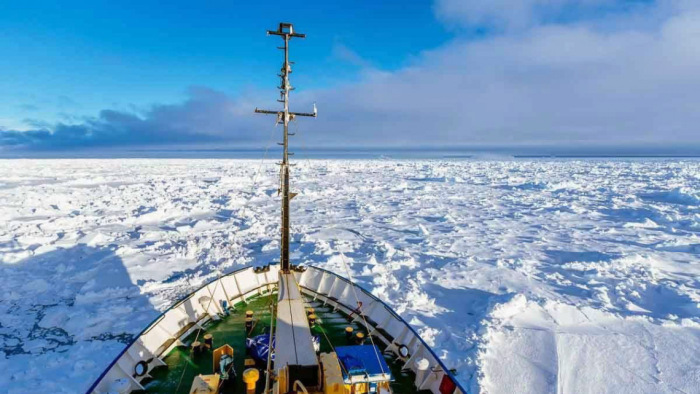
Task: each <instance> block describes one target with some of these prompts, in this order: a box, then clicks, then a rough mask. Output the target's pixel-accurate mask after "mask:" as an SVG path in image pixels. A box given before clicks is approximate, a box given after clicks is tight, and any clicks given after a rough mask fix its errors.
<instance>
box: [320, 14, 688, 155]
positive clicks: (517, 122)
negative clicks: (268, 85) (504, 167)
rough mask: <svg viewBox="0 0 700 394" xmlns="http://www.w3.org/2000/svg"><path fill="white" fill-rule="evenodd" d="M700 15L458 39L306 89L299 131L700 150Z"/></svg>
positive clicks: (408, 139)
mask: <svg viewBox="0 0 700 394" xmlns="http://www.w3.org/2000/svg"><path fill="white" fill-rule="evenodd" d="M529 3H533V4H534V3H537V4H538V3H539V2H537V1H531V2H529ZM499 4H500V3H499ZM494 7H496V5H494ZM490 10H493V9H490ZM671 11H672V12H671ZM699 11H700V10H699V9H698V8H697V7H690V6H688V3H676V2H674V4H672V7H671V5H670V4H669V3H666V4H662V5H660V6H659V7H657V8H655V9H654V13H651V14H649V15H648V19H649V20H660V21H659V22H658V23H656V25H655V26H651V27H650V26H649V25H644V28H640V29H636V28H634V27H625V28H624V29H601V28H600V27H599V26H597V25H596V24H594V23H590V24H589V23H576V24H569V25H567V24H541V25H537V26H533V27H530V28H528V29H525V30H520V31H518V32H517V33H504V34H501V35H497V36H492V37H490V38H485V39H481V40H478V41H473V40H462V39H455V40H454V41H452V42H450V43H448V44H447V45H445V46H443V47H441V48H439V49H437V50H434V51H429V52H425V53H423V54H421V56H420V58H419V60H418V61H416V62H415V63H414V64H413V65H411V66H410V67H407V68H405V69H402V70H399V71H396V72H392V73H380V72H370V73H369V74H368V75H367V76H366V77H365V78H364V80H363V81H362V82H360V83H358V84H353V85H348V86H346V87H344V88H341V89H334V90H333V91H316V92H307V93H306V96H307V97H310V96H314V99H315V100H316V101H318V102H319V103H320V106H321V107H320V108H321V116H320V118H319V120H318V121H317V122H316V123H314V124H310V125H309V126H307V128H309V129H310V131H311V132H314V133H315V134H317V135H316V136H315V137H314V140H318V139H321V140H323V139H328V134H329V133H333V134H337V133H340V134H341V137H340V138H343V139H346V140H348V141H358V139H359V140H360V141H373V142H378V143H396V144H411V143H415V144H422V143H438V144H439V143H442V144H447V143H449V144H454V143H464V144H469V143H483V144H512V143H517V144H520V143H525V144H543V143H556V144H562V143H563V144H566V143H572V142H583V143H590V144H608V143H618V144H626V143H685V142H693V143H700V132H698V130H697V125H698V124H700V111H698V107H697V105H698V104H697V103H699V102H700V73H698V72H697V70H700V45H698V43H699V42H700V12H699ZM489 12H491V11H489ZM493 12H495V11H493ZM659 14H662V15H663V17H660V16H659ZM508 15H509V14H506V16H508ZM508 17H510V16H508ZM627 17H628V15H623V16H621V18H623V19H625V21H628V20H629V19H626V18H627ZM608 23H609V22H608ZM307 101H310V98H309V100H307Z"/></svg>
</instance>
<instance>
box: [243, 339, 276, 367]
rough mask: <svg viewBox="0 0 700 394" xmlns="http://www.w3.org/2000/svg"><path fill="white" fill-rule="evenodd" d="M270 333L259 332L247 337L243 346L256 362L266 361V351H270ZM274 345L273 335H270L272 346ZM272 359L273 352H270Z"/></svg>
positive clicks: (273, 357)
mask: <svg viewBox="0 0 700 394" xmlns="http://www.w3.org/2000/svg"><path fill="white" fill-rule="evenodd" d="M269 343H270V334H261V335H258V336H255V337H252V338H247V339H246V343H245V346H246V348H248V352H249V353H250V355H251V357H253V358H254V359H255V361H257V362H261V363H265V362H267V352H269V351H270V345H269ZM274 346H275V337H274V336H273V337H272V347H274ZM271 358H272V361H274V360H275V353H272V357H271Z"/></svg>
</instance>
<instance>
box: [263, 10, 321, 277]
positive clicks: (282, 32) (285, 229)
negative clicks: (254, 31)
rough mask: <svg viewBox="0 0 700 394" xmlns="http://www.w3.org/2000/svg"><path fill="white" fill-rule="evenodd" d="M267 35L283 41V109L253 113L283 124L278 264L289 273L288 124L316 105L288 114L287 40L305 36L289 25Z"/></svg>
mask: <svg viewBox="0 0 700 394" xmlns="http://www.w3.org/2000/svg"><path fill="white" fill-rule="evenodd" d="M267 35H268V36H269V35H275V36H280V37H282V39H283V40H284V46H283V47H278V48H279V49H283V50H284V63H283V64H282V69H281V70H280V74H279V77H280V86H279V87H278V88H279V90H280V99H279V100H277V101H279V102H281V103H283V104H284V108H283V109H282V110H281V111H269V110H264V109H258V108H255V112H256V113H259V114H270V115H276V116H277V120H278V122H279V123H283V124H284V134H283V138H284V139H283V142H282V143H280V145H282V146H283V147H284V151H283V153H282V163H280V166H281V169H280V174H281V177H282V182H281V187H280V189H281V190H280V192H281V194H282V226H281V229H280V232H281V240H282V242H281V247H280V264H281V270H282V272H283V273H288V272H289V200H291V199H292V197H294V196H295V195H296V193H290V191H289V156H290V155H291V154H290V152H289V136H290V134H289V122H290V121H291V120H293V119H294V118H295V117H297V116H310V117H314V118H315V117H316V104H314V112H312V113H303V112H290V111H289V92H290V91H291V90H294V88H293V87H292V86H291V85H290V84H289V74H291V73H292V66H291V64H293V62H290V61H289V40H291V39H292V37H298V38H305V37H306V35H305V34H301V33H295V32H294V26H292V24H291V23H284V22H282V23H280V25H279V27H278V28H277V30H276V31H274V30H268V31H267Z"/></svg>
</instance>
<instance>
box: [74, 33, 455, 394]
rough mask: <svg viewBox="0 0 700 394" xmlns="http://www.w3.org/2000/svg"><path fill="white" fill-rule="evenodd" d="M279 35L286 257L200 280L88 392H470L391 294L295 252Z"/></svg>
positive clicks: (286, 67) (287, 88) (289, 115)
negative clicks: (378, 293) (303, 261)
mask: <svg viewBox="0 0 700 394" xmlns="http://www.w3.org/2000/svg"><path fill="white" fill-rule="evenodd" d="M268 35H275V36H279V37H281V38H282V39H283V40H284V46H282V47H280V49H282V50H284V63H283V65H282V69H281V72H280V74H279V77H280V80H281V83H280V86H279V89H280V99H279V100H278V101H279V102H280V103H282V104H283V108H282V109H281V110H278V111H274V110H260V109H256V110H255V112H257V113H264V114H271V115H275V116H276V117H277V123H282V124H283V126H284V127H283V141H282V142H281V143H280V144H281V145H282V146H283V155H282V161H281V163H280V178H281V179H280V189H279V194H280V196H281V226H280V238H281V242H280V262H279V263H272V264H269V265H266V266H262V267H247V268H243V269H240V270H237V271H234V272H231V273H228V274H226V275H222V276H220V277H218V278H216V279H215V280H213V281H211V282H209V283H207V284H205V285H204V286H202V287H201V288H199V289H198V290H196V291H194V292H193V293H191V294H189V295H188V296H186V297H185V298H183V299H182V300H180V301H178V302H177V303H175V304H174V305H173V306H171V307H170V308H169V309H168V310H166V311H165V312H164V313H163V314H162V315H161V316H159V317H158V318H157V319H156V320H155V321H154V322H153V323H151V324H150V325H149V326H148V327H147V328H146V329H144V330H143V331H142V332H141V333H140V334H139V335H138V336H137V337H136V338H135V339H134V340H133V342H132V343H131V344H129V346H127V347H126V349H124V350H123V351H122V352H121V354H119V356H118V357H117V358H116V359H115V360H114V361H113V362H112V363H111V364H110V365H109V366H108V367H107V369H106V370H105V371H104V372H103V373H102V375H101V376H100V377H99V378H98V379H97V380H96V381H95V382H94V383H93V385H92V386H91V387H90V388H89V389H88V391H87V392H88V393H91V394H92V393H95V394H96V393H130V392H152V393H190V394H193V393H197V394H216V393H246V394H253V393H265V394H268V393H270V394H288V393H306V394H314V393H323V394H360V393H397V394H404V393H418V392H419V391H423V390H425V391H428V392H431V393H434V394H453V393H455V394H461V393H466V390H464V389H463V388H462V387H461V386H460V384H459V383H458V382H457V380H456V379H455V377H454V376H453V374H452V372H451V371H449V370H448V369H447V368H446V367H445V365H443V363H442V362H441V361H440V359H439V358H438V357H437V356H436V355H435V353H434V352H433V351H432V350H431V349H430V347H428V345H427V344H426V343H425V342H424V341H423V340H422V339H421V338H420V336H419V335H418V334H417V333H416V332H415V331H414V330H413V329H412V328H411V326H410V325H408V324H407V323H406V322H405V321H404V320H403V319H402V318H401V317H400V316H399V315H398V314H396V313H395V312H394V311H393V310H392V309H391V308H390V307H389V306H387V305H386V304H385V303H384V302H382V301H381V300H379V299H378V298H376V297H375V296H373V295H372V294H371V293H369V292H367V291H366V290H364V289H363V288H361V287H360V286H358V285H356V284H355V283H354V282H353V280H352V277H351V276H350V272H349V270H348V271H347V278H346V277H342V276H340V275H338V274H336V273H334V272H330V271H328V270H325V269H322V268H318V267H313V266H309V267H302V266H299V265H294V264H291V262H290V256H289V249H290V246H289V243H290V234H289V232H290V227H289V223H290V201H291V200H292V198H293V197H294V196H295V195H296V194H295V193H292V192H291V191H290V163H289V156H291V155H292V153H290V152H289V136H291V135H292V134H290V133H289V122H291V121H293V120H294V119H295V118H296V117H297V116H308V117H316V108H315V105H314V110H313V112H311V113H301V112H291V111H290V110H289V94H290V92H291V91H292V90H293V88H292V87H291V85H290V82H289V74H290V73H291V72H292V69H291V64H292V62H290V61H289V43H290V40H291V39H292V38H304V37H305V36H304V35H303V34H300V33H296V32H295V31H294V27H293V26H292V24H291V23H280V25H279V28H278V29H277V30H275V31H268Z"/></svg>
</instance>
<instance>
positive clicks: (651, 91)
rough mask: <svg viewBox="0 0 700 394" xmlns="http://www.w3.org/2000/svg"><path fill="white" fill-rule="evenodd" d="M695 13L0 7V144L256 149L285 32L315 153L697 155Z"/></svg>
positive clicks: (674, 0)
mask: <svg viewBox="0 0 700 394" xmlns="http://www.w3.org/2000/svg"><path fill="white" fill-rule="evenodd" d="M697 3H698V2H696V1H686V0H659V1H651V0H579V1H574V0H547V1H545V0H472V1H462V0H435V1H410V2H409V1H382V2H376V1H354V2H351V3H340V2H327V1H305V2H285V3H272V2H265V3H263V2H258V3H252V2H235V1H226V2H224V1H206V2H199V3H194V2H186V1H171V2H161V1H148V0H147V1H124V2H103V1H98V2H87V1H64V2H55V1H31V2H4V3H3V4H2V5H0V54H1V55H2V58H3V60H2V61H0V75H2V78H0V150H5V151H7V150H20V149H30V150H31V149H44V150H45V149H68V150H71V149H94V148H96V147H114V146H119V147H121V146H142V145H145V146H154V145H167V146H183V145H184V146H193V145H207V144H215V145H217V146H219V145H221V144H227V145H231V146H259V145H264V143H265V141H266V140H267V139H268V136H269V132H270V124H269V121H270V119H261V117H256V116H255V115H253V114H252V113H251V111H252V109H253V108H254V107H255V106H261V107H272V106H273V105H274V104H275V101H274V99H275V98H276V92H275V86H276V84H277V78H276V77H275V73H276V71H277V68H278V67H279V63H280V57H279V56H280V54H279V51H276V50H275V49H274V48H275V46H276V45H278V44H279V42H278V40H277V39H276V37H267V36H265V34H264V31H265V30H266V29H271V28H274V27H275V26H276V24H277V23H278V22H280V21H290V22H293V23H294V24H295V26H296V28H297V29H298V30H299V31H302V32H304V33H306V34H307V35H308V38H307V39H306V40H296V41H294V42H293V47H292V57H293V60H296V61H297V64H296V66H295V69H294V71H295V72H294V73H293V74H292V84H293V85H295V86H298V87H299V89H298V90H297V91H295V92H294V95H293V100H294V104H293V106H294V107H297V108H299V109H300V110H303V109H308V107H310V106H311V105H312V103H314V102H316V103H318V107H319V111H320V114H321V116H320V117H319V118H318V119H315V120H305V121H304V122H303V123H300V124H299V126H298V127H300V128H301V130H303V133H301V134H302V136H303V138H302V142H303V143H304V144H306V145H308V146H343V145H362V146H428V145H436V146H449V145H466V146H478V145H489V146H491V145H517V146H570V145H572V144H584V145H587V146H594V147H595V146H623V145H630V146H636V145H639V146H656V145H664V146H689V145H690V146H700V138H699V137H698V135H700V132H698V131H697V130H696V129H695V125H696V124H700V114H698V111H697V109H696V108H695V106H694V104H693V103H694V102H697V100H700V93H699V92H700V77H699V76H698V73H697V72H696V71H695V70H697V67H700V48H699V47H698V45H693V44H692V43H693V42H698V40H700V29H699V28H698V26H700V5H699V4H697ZM262 118H264V117H262ZM295 127H296V126H295ZM360 141H361V142H360Z"/></svg>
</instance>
